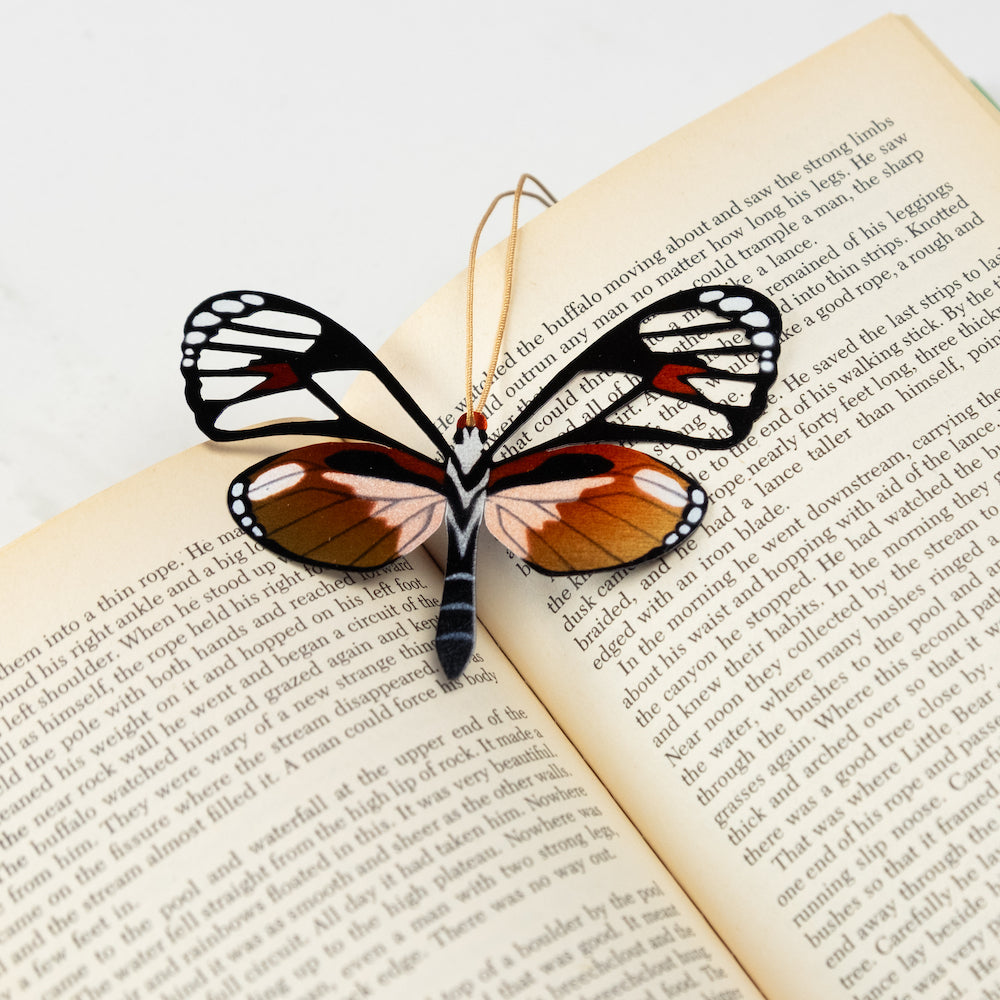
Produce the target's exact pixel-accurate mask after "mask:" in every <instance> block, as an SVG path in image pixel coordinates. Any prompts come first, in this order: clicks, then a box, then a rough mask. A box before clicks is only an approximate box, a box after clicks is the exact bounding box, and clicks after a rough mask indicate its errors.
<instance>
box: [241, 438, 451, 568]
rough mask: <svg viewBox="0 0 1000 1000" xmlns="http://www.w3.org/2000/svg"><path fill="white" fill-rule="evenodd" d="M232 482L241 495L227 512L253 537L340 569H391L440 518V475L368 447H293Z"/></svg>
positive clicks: (433, 469) (411, 460)
mask: <svg viewBox="0 0 1000 1000" xmlns="http://www.w3.org/2000/svg"><path fill="white" fill-rule="evenodd" d="M237 482H244V483H245V489H244V491H243V494H242V497H240V496H231V497H230V507H231V509H232V511H233V516H234V517H236V519H237V521H240V523H241V524H243V526H244V527H245V528H246V529H247V530H248V531H250V532H251V534H253V527H255V526H256V527H258V528H259V529H260V530H261V531H262V532H263V537H262V539H261V540H262V541H264V542H265V543H266V544H268V545H269V546H270V547H271V548H274V549H277V550H279V551H283V552H286V553H288V554H289V555H291V556H294V557H296V558H304V559H308V560H310V561H312V562H316V563H322V564H323V565H327V566H335V567H338V568H340V569H350V568H352V567H356V568H359V569H375V568H377V567H379V566H384V565H385V564H386V563H389V562H392V560H393V559H395V558H397V557H398V556H401V555H405V554H406V553H407V552H411V551H412V550H413V549H414V548H416V547H417V546H418V545H420V544H421V543H422V542H424V541H425V540H426V539H427V538H428V537H429V536H430V535H431V534H433V532H434V531H435V530H436V529H437V527H438V525H439V524H440V523H441V520H442V517H443V516H444V509H445V500H444V497H443V496H442V495H441V492H440V488H441V483H442V482H443V472H442V470H441V469H440V468H439V467H438V466H436V465H433V464H431V463H430V462H425V461H422V460H420V459H418V458H414V457H413V456H411V455H407V454H406V453H405V452H399V451H395V450H394V449H391V448H384V447H382V446H380V445H374V444H318V445H308V446H307V447H305V448H296V449H295V450H293V451H289V452H285V453H284V454H282V455H276V456H275V457H274V458H272V459H270V460H268V461H267V462H264V463H262V464H261V465H259V466H256V467H255V468H253V469H251V470H250V471H249V472H247V473H244V475H243V476H241V477H240V479H239V480H237ZM241 499H242V500H243V501H244V505H245V507H246V508H247V510H246V512H245V514H244V513H243V512H242V511H241V508H240V501H241ZM241 515H242V516H244V517H247V518H250V519H251V521H252V524H246V523H244V522H243V521H241Z"/></svg>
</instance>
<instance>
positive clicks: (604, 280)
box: [356, 18, 1000, 998]
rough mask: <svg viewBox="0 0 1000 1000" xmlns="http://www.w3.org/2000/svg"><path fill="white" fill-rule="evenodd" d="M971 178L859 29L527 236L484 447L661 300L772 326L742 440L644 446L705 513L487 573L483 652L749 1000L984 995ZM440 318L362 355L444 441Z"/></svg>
mask: <svg viewBox="0 0 1000 1000" xmlns="http://www.w3.org/2000/svg"><path fill="white" fill-rule="evenodd" d="M998 156H1000V128H998V115H997V113H996V111H995V110H994V109H993V108H991V107H990V106H989V105H988V103H987V102H986V101H985V100H984V99H982V97H981V96H980V95H978V94H976V93H975V92H974V90H973V88H971V87H970V86H969V85H968V84H967V83H965V82H964V81H962V80H960V79H959V77H958V75H957V74H956V73H955V71H954V69H953V68H952V67H950V66H949V65H947V64H946V63H944V62H943V61H941V59H940V57H939V56H937V55H936V54H935V53H934V51H933V49H932V47H931V46H929V44H928V43H927V42H926V40H925V39H923V38H922V36H920V35H919V34H918V33H917V32H915V31H914V30H913V28H912V26H910V25H909V24H908V22H906V21H905V20H903V19H899V18H886V19H883V20H882V21H880V22H877V23H876V24H875V25H873V26H871V27H870V28H868V29H866V30H864V31H862V32H861V33H859V34H858V35H856V36H852V37H851V38H849V39H847V40H846V41H845V42H843V43H840V44H838V45H836V46H834V47H832V48H831V49H829V50H826V51H824V52H823V53H821V54H820V55H818V56H816V57H814V58H813V59H811V60H809V61H808V62H807V63H805V64H803V65H802V66H800V67H797V68H796V69H795V70H793V71H791V72H790V73H788V74H786V75H784V76H782V77H779V78H778V79H777V80H775V81H772V82H771V83H769V84H767V85H765V86H763V87H761V88H758V89H757V90H755V91H754V92H752V93H751V94H750V95H748V96H747V97H746V98H743V99H741V100H740V101H737V102H734V103H733V104H732V105H729V106H727V107H725V108H723V109H722V110H720V111H719V112H716V113H715V114H713V115H711V116H709V117H707V118H706V119H704V120H702V121H699V122H697V123H695V124H694V125H692V126H690V127H689V128H687V129H685V130H683V131H682V132H681V133H679V134H678V135H676V136H673V137H671V138H670V139H668V140H664V142H662V143H661V144H659V145H657V146H655V147H653V148H652V149H650V150H647V151H646V152H645V153H642V154H640V155H639V156H637V157H635V158H634V159H632V160H630V161H628V162H626V163H625V164H623V165H622V166H621V167H619V168H617V169H616V170H614V171H612V172H611V173H610V174H608V175H606V176H605V177H602V178H600V179H598V180H597V181H596V182H594V183H593V184H591V185H589V186H588V187H587V188H586V189H585V190H584V191H582V192H580V193H579V194H578V195H574V196H572V197H570V198H568V199H566V201H565V202H563V203H561V204H559V205H557V206H555V207H554V208H552V209H549V210H548V211H547V212H546V213H545V214H544V215H543V216H541V217H540V218H538V219H536V220H534V221H533V222H532V223H531V224H529V225H528V226H527V227H526V228H525V230H524V235H523V238H522V243H521V249H520V250H519V254H520V256H519V267H520V271H519V278H518V279H516V283H515V289H516V290H515V297H514V305H513V309H512V312H511V318H510V324H509V327H508V331H509V335H508V341H507V345H506V354H505V355H504V357H503V358H502V367H504V368H505V371H504V372H503V375H502V377H501V379H500V381H499V382H498V384H497V386H496V389H495V391H494V394H493V397H492V400H491V404H490V406H489V407H488V415H489V417H490V421H491V423H490V426H491V428H502V427H503V426H505V425H506V423H507V422H508V421H510V420H511V419H512V415H513V414H514V413H515V412H516V411H517V409H519V408H520V407H521V406H523V405H524V404H525V402H526V401H527V400H528V399H529V398H530V397H531V394H532V392H533V391H537V389H538V387H539V386H541V385H542V384H544V381H545V379H546V377H549V376H551V375H552V374H553V373H554V372H555V371H556V370H557V369H558V367H559V366H560V365H561V364H563V363H564V362H565V359H566V357H567V356H568V355H569V353H571V352H573V351H575V350H577V349H578V348H579V347H581V346H583V345H589V344H592V343H593V342H594V340H595V339H596V338H597V337H598V336H599V335H600V334H601V333H603V332H606V331H607V330H610V329H612V328H613V326H614V324H615V323H616V322H617V321H618V319H619V317H621V316H623V315H628V314H629V313H630V312H634V311H635V310H637V309H638V308H639V307H640V306H641V305H648V304H649V303H651V302H652V301H654V300H655V299H656V298H657V297H660V296H663V295H666V294H668V293H669V292H672V291H675V290H677V289H678V288H681V287H685V286H689V285H694V286H698V285H710V284H741V285H747V286H750V287H752V288H754V289H757V290H759V291H762V292H764V293H765V294H767V295H769V296H770V297H772V298H773V300H774V301H775V302H776V303H777V304H778V305H779V307H780V309H781V311H782V314H783V316H784V321H785V334H784V338H783V352H782V357H781V359H780V361H779V380H778V382H777V383H776V384H775V386H774V389H773V392H772V401H771V405H770V407H769V408H768V410H767V411H766V412H765V413H764V415H763V416H762V417H761V419H760V420H759V421H758V423H757V424H756V426H755V428H754V430H753V432H752V433H751V434H750V436H749V437H748V438H747V439H746V441H744V442H743V443H742V444H740V445H739V446H738V447H736V448H733V449H731V450H729V451H718V452H711V451H710V452H705V451H699V450H698V449H696V448H690V449H684V448H674V449H672V450H668V453H667V454H668V460H669V461H672V462H674V463H676V465H677V466H678V467H679V468H680V469H682V470H683V471H684V472H685V473H687V474H689V475H693V476H695V477H696V478H697V479H698V480H699V481H700V482H701V483H702V484H703V485H704V486H705V488H706V491H707V492H708V494H709V495H710V497H711V498H712V504H711V506H710V508H709V512H708V514H707V516H706V518H705V523H704V525H703V526H702V527H701V528H700V530H699V531H698V532H696V533H695V534H694V536H693V537H692V539H691V540H690V541H689V542H688V543H687V544H685V545H683V546H682V547H681V548H680V549H679V550H678V551H677V552H675V553H674V554H672V555H670V556H668V557H667V558H666V559H664V560H661V561H656V562H652V563H649V564H644V565H640V566H637V567H634V568H631V569H623V570H619V571H616V572H611V573H604V574H595V575H593V576H571V577H561V578H554V579H547V578H545V577H543V576H541V575H540V574H537V573H534V572H532V571H531V570H529V569H528V568H526V567H525V566H523V565H522V564H520V563H518V562H517V561H516V560H513V559H512V558H511V557H510V556H509V554H507V553H505V552H504V551H503V550H501V549H500V547H499V546H498V545H496V544H493V543H492V542H491V541H487V542H484V543H483V553H482V558H481V565H480V587H481V612H480V613H481V616H482V618H483V620H484V621H485V622H486V623H487V624H488V627H489V629H490V630H491V632H492V633H493V634H494V636H495V637H496V638H497V639H498V641H499V643H500V645H501V646H502V647H503V648H504V650H505V651H506V652H507V654H508V655H509V656H510V658H511V659H512V660H513V661H514V662H515V663H517V664H518V666H519V667H520V669H521V670H522V672H523V674H524V676H525V677H526V678H527V679H528V680H529V683H530V684H531V685H532V686H533V688H534V689H535V690H536V691H537V692H538V693H539V694H540V697H541V698H542V699H543V700H544V701H545V702H546V704H548V705H549V706H550V707H551V708H552V710H553V712H554V714H555V716H556V718H557V720H558V721H559V722H560V724H561V725H562V726H563V727H564V729H565V730H566V731H567V733H568V734H569V735H570V736H571V738H572V739H573V740H574V742H575V743H576V744H577V745H578V746H579V747H580V748H581V750H582V752H583V753H584V756H585V757H587V758H588V760H590V761H591V763H593V764H594V766H595V768H596V769H597V771H598V773H599V774H600V775H601V777H602V778H603V780H604V781H605V783H606V784H607V785H608V786H609V787H610V788H612V789H613V790H614V793H615V795H616V797H617V798H618V799H619V801H620V802H621V803H622V804H623V805H624V807H625V808H626V811H627V812H628V813H629V815H630V816H631V817H632V818H633V820H634V821H635V822H636V823H637V825H638V826H639V828H640V829H641V830H642V832H643V833H644V835H645V836H646V837H647V839H648V840H649V841H650V842H651V843H652V844H653V845H654V847H655V848H656V849H657V851H658V853H659V854H660V856H661V857H662V858H663V859H664V860H665V863H667V864H668V866H669V867H670V868H671V870H672V871H673V872H674V873H675V874H676V875H677V876H678V878H679V879H680V881H681V882H682V883H683V884H684V885H685V886H686V887H687V888H688V889H689V891H690V892H691V894H692V896H693V898H694V899H695V900H696V901H697V902H698V905H699V906H700V907H701V908H702V910H703V911H704V912H705V913H706V914H707V915H708V917H709V919H710V920H711V921H712V923H713V925H714V926H715V927H716V928H717V929H718V930H719V931H720V933H721V934H722V936H723V937H724V939H725V940H726V941H727V942H728V943H729V944H730V945H731V947H732V948H733V950H734V952H735V953H736V954H737V956H739V957H740V958H741V960H742V961H743V962H744V964H745V966H746V968H747V969H748V970H749V971H750V972H751V974H752V975H753V976H754V978H755V979H756V981H757V982H758V983H759V984H760V985H761V987H762V989H763V990H764V992H765V993H766V994H767V995H768V996H769V997H774V998H783V997H787V998H797V997H800V996H802V984H803V983H809V984H810V987H809V991H810V995H817V996H824V997H834V996H843V997H857V998H876V997H903V996H915V995H919V994H921V993H924V992H927V991H931V993H932V995H937V996H952V995H953V996H958V995H968V996H973V995H974V996H984V997H985V996H987V995H989V996H992V995H993V993H990V992H979V991H980V990H986V989H987V987H988V988H989V989H990V990H993V991H995V990H996V988H997V986H998V985H1000V979H998V976H1000V972H998V968H1000V967H998V962H997V959H996V957H995V956H996V955H997V954H998V953H1000V852H998V849H997V844H998V829H1000V817H998V816H997V802H998V801H1000V798H998V796H1000V792H998V785H997V777H996V774H997V772H996V770H995V765H996V763H997V760H998V758H997V754H996V734H997V731H998V724H1000V715H998V703H1000V702H998V695H997V676H996V668H995V663H996V662H997V660H998V652H1000V590H998V587H997V583H996V577H997V575H998V573H1000V527H998V525H1000V517H998V511H1000V507H998V505H1000V485H998V484H1000V379H998V377H997V375H996V372H997V368H996V364H997V358H998V357H1000V353H998V352H1000V332H998V331H1000V322H998V318H1000V236H998V233H1000V197H998V190H997V185H996V163H997V160H998ZM550 183H551V181H550ZM500 266H501V262H500V261H499V259H498V257H497V256H496V255H495V256H494V257H492V258H488V259H487V260H486V261H484V264H483V267H482V271H483V273H484V275H492V281H493V285H492V286H491V287H490V291H489V292H487V293H486V294H484V295H480V296H479V298H478V301H479V303H480V304H482V303H483V301H484V300H485V299H488V298H490V295H491V294H492V296H493V298H492V301H493V302H496V301H497V300H498V298H499V295H498V292H497V290H496V289H497V282H498V280H499V279H498V275H499V273H500ZM491 269H492V270H491ZM517 281H519V282H520V283H519V284H518V283H517ZM488 287H489V286H488ZM481 307H482V306H481ZM461 309H462V289H461V285H460V283H456V284H455V285H453V286H450V287H449V288H446V289H445V290H444V291H443V292H442V294H441V295H440V296H439V297H438V298H437V299H436V300H435V301H434V302H433V304H432V305H429V306H428V307H427V308H425V310H424V311H422V312H421V313H418V314H417V316H416V317H415V318H414V320H413V322H412V323H411V324H408V325H407V327H406V328H404V330H403V331H402V332H401V334H400V335H399V337H398V338H397V339H395V340H394V341H393V343H392V344H391V347H390V350H389V351H387V352H386V353H385V354H384V357H386V358H387V360H388V362H389V363H390V365H392V366H393V367H394V368H395V369H396V370H399V371H401V372H407V373H409V374H410V375H411V376H412V377H411V384H413V383H416V384H417V385H418V386H420V387H421V392H422V393H423V395H422V397H421V398H422V399H423V401H424V402H425V403H426V405H427V406H428V407H429V408H431V409H433V410H434V412H442V411H443V408H444V407H445V406H449V407H451V409H450V411H449V419H453V418H454V414H455V413H456V412H458V411H459V410H460V409H461V403H460V402H459V398H458V397H459V395H460V393H459V392H457V391H456V386H455V384H454V383H455V381H456V380H455V378H454V375H453V374H452V373H450V372H443V371H441V369H442V367H444V366H441V365H440V364H438V365H437V366H436V367H435V368H434V370H430V369H429V368H428V366H427V365H426V364H421V360H422V359H421V351H426V343H427V341H428V338H430V337H432V336H434V335H435V334H434V331H435V330H436V329H441V328H444V329H446V330H450V331H454V332H453V333H452V332H449V333H448V334H447V335H441V334H438V335H437V336H438V339H439V341H441V342H444V343H446V344H447V345H449V346H448V348H447V349H448V350H453V351H454V356H455V358H456V360H457V359H458V358H460V357H461V353H460V350H461V348H460V342H459V331H460V329H461V315H462V313H461ZM484 315H485V313H484ZM488 325H489V324H488V322H484V324H483V326H484V328H486V327H488ZM456 367H457V365H456ZM448 375H451V376H452V377H451V384H450V385H448V384H446V382H447V381H448V379H447V376H448ZM610 377H613V374H612V376H610ZM590 388H591V386H584V390H583V391H582V392H581V395H585V392H586V391H588V390H589V389H590ZM357 399H358V397H356V400H357ZM446 401H447V402H446ZM584 402H585V400H584ZM435 408H436V409H435ZM546 419H548V417H547V418H546ZM551 419H552V420H553V421H554V422H555V421H557V420H558V413H552V414H551ZM653 419H655V416H654V417H653ZM546 430H547V427H546V426H545V421H539V422H538V424H536V426H535V427H533V428H531V431H532V433H534V434H537V435H544V433H545V431H546Z"/></svg>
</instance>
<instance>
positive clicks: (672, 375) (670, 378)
mask: <svg viewBox="0 0 1000 1000" xmlns="http://www.w3.org/2000/svg"><path fill="white" fill-rule="evenodd" d="M704 374H705V369H704V368H701V367H698V366H697V365H664V366H663V367H662V368H661V369H660V370H659V371H658V372H657V373H656V375H655V377H654V378H653V385H654V386H655V387H656V388H657V389H659V390H660V391H661V392H670V393H673V394H674V395H675V396H697V395H698V390H697V389H694V388H692V387H691V386H690V385H688V383H687V382H684V381H682V379H684V378H686V377H687V376H690V375H704Z"/></svg>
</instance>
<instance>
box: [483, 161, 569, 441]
mask: <svg viewBox="0 0 1000 1000" xmlns="http://www.w3.org/2000/svg"><path fill="white" fill-rule="evenodd" d="M528 181H531V182H532V183H533V184H534V185H535V186H536V187H537V188H539V189H540V190H541V192H542V194H537V193H535V192H534V191H525V190H524V185H525V184H526V183H527V182H528ZM522 195H524V196H525V197H528V198H535V199H536V200H537V201H540V202H541V203H542V204H543V205H544V206H545V207H546V208H549V207H551V206H552V205H554V204H555V203H556V197H555V195H553V194H552V192H551V191H549V189H548V188H547V187H546V186H545V185H544V184H543V183H542V182H541V181H540V180H539V179H538V178H537V177H535V176H533V175H532V174H521V176H520V177H519V178H518V181H517V186H516V187H515V188H514V190H512V191H504V192H503V193H502V194H498V195H497V196H496V197H495V198H494V199H493V201H492V202H491V203H490V207H489V208H488V209H486V213H485V214H484V215H483V217H482V219H480V221H479V225H478V227H477V228H476V235H475V236H473V237H472V247H471V249H470V250H469V268H468V271H467V272H466V278H465V421H466V426H468V427H473V426H475V418H476V414H477V413H481V412H482V410H483V407H484V406H485V405H486V400H487V398H488V397H489V394H490V389H491V388H492V386H493V379H494V378H495V377H496V370H497V364H498V362H499V360H500V345H501V344H502V343H503V334H504V329H505V328H506V326H507V313H508V312H509V311H510V298H511V288H512V286H513V283H514V256H515V253H516V252H517V215H518V210H519V208H520V205H521V197H522ZM509 197H513V199H514V205H513V207H512V209H511V218H510V235H509V236H508V237H507V259H506V262H505V263H504V286H503V301H502V302H501V305H500V319H499V321H498V323H497V332H496V334H495V336H494V339H493V355H492V357H491V358H490V364H489V368H488V369H487V371H486V381H485V382H484V383H483V391H482V392H481V393H480V395H479V401H478V402H473V388H472V343H473V330H472V327H473V320H472V312H473V310H472V303H473V295H474V291H475V284H476V256H477V252H478V249H479V237H480V236H481V235H482V232H483V229H484V227H485V226H486V223H487V222H488V221H489V218H490V216H491V215H492V214H493V210H494V209H495V208H496V207H497V205H499V204H500V202H501V201H503V199H504V198H509Z"/></svg>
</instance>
